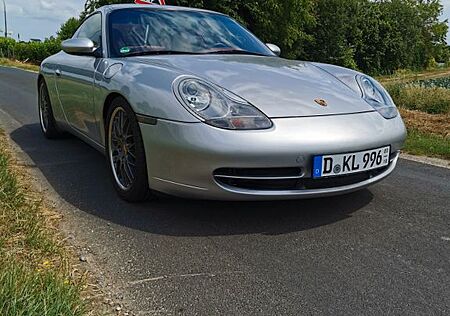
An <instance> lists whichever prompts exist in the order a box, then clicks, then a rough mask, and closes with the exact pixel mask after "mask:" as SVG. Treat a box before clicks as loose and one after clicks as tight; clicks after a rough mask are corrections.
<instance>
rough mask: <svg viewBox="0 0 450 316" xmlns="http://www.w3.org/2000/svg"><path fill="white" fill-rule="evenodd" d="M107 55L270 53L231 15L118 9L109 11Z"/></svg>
mask: <svg viewBox="0 0 450 316" xmlns="http://www.w3.org/2000/svg"><path fill="white" fill-rule="evenodd" d="M108 24H109V49H110V52H111V57H126V56H132V55H144V54H180V53H185V54H214V53H218V54H220V53H222V54H239V53H241V54H255V55H265V56H274V54H273V53H272V52H271V51H270V50H269V49H268V48H267V46H266V45H264V44H263V43H262V42H261V41H260V40H259V39H258V38H256V37H255V36H254V35H253V34H251V33H250V32H249V31H247V30H246V29H245V28H243V27H242V26H241V25H239V24H238V23H237V22H236V21H234V20H233V19H231V18H229V17H227V16H225V15H221V14H216V13H209V12H198V11H182V10H176V11H170V10H152V9H122V10H116V11H113V12H112V13H111V14H110V15H109V23H108Z"/></svg>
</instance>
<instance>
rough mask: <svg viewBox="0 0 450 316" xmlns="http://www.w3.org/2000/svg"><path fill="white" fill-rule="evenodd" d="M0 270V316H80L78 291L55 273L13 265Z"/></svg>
mask: <svg viewBox="0 0 450 316" xmlns="http://www.w3.org/2000/svg"><path fill="white" fill-rule="evenodd" d="M2 261H3V260H2ZM0 266H1V268H0V314H1V315H4V316H8V315H11V316H12V315H15V316H19V315H23V316H41V315H84V310H83V305H82V304H81V302H80V298H79V289H78V288H77V287H76V286H74V285H72V284H70V283H68V282H64V280H63V279H62V278H61V276H60V275H58V273H55V272H53V271H43V272H37V271H36V270H33V269H31V268H30V267H29V266H28V265H27V264H23V263H18V262H14V261H11V262H2V263H0Z"/></svg>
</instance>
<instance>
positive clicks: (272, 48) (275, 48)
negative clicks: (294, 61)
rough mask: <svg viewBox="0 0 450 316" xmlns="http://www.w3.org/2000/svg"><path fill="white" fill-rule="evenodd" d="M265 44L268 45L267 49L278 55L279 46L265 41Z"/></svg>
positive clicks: (279, 52) (279, 53) (279, 51)
mask: <svg viewBox="0 0 450 316" xmlns="http://www.w3.org/2000/svg"><path fill="white" fill-rule="evenodd" d="M266 46H267V47H269V49H270V50H271V51H272V52H273V53H274V54H275V55H277V56H280V55H281V48H279V47H278V46H277V45H275V44H270V43H267V44H266Z"/></svg>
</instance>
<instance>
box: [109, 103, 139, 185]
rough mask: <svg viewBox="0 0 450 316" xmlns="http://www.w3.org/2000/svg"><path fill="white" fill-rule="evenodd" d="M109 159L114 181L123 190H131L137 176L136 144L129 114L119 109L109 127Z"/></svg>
mask: <svg viewBox="0 0 450 316" xmlns="http://www.w3.org/2000/svg"><path fill="white" fill-rule="evenodd" d="M108 142H109V143H108V145H109V158H110V161H111V167H112V171H113V175H114V179H115V181H116V182H117V184H118V185H119V187H120V188H121V189H122V190H125V191H126V190H129V189H130V188H131V187H132V185H133V183H134V180H135V175H136V144H135V137H134V135H133V128H132V126H131V122H130V119H129V117H128V115H127V112H126V111H125V110H124V109H123V108H122V107H117V108H116V109H115V110H114V112H113V113H112V115H111V117H110V121H109V127H108Z"/></svg>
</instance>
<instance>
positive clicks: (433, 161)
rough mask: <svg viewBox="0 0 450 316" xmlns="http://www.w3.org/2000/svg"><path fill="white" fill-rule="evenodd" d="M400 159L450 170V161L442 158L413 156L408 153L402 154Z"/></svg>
mask: <svg viewBox="0 0 450 316" xmlns="http://www.w3.org/2000/svg"><path fill="white" fill-rule="evenodd" d="M400 158H402V159H405V160H409V161H414V162H418V163H422V164H425V165H430V166H434V167H441V168H446V169H450V161H448V160H444V159H440V158H435V157H427V156H416V155H411V154H407V153H401V154H400Z"/></svg>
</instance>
